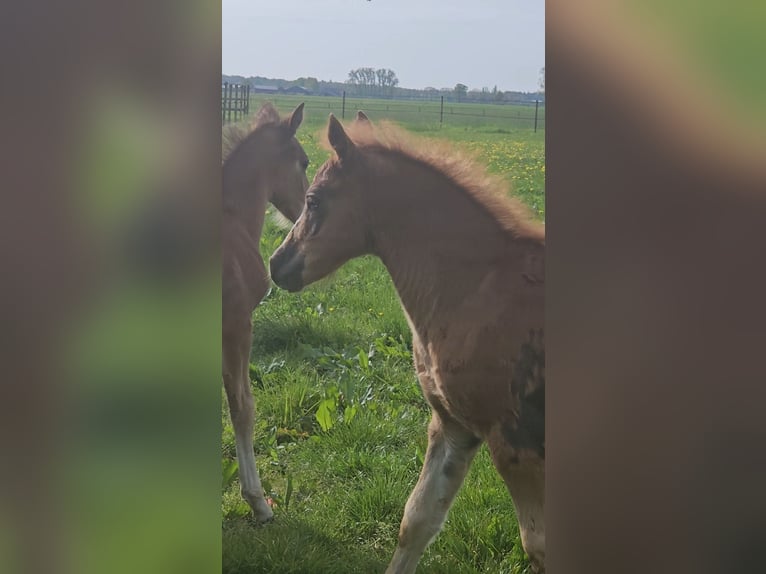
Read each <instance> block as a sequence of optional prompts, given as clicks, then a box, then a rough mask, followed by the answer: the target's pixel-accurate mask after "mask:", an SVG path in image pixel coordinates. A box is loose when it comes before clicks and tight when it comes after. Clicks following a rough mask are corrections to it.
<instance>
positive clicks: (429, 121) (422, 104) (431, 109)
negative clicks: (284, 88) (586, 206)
mask: <svg viewBox="0 0 766 574" xmlns="http://www.w3.org/2000/svg"><path fill="white" fill-rule="evenodd" d="M265 101H270V102H272V103H273V104H274V105H275V106H277V108H278V109H279V110H280V111H282V112H287V111H289V110H290V109H292V108H294V107H295V106H296V105H298V104H299V103H300V102H304V104H305V109H306V113H307V115H308V116H309V117H310V118H311V120H310V121H312V122H314V121H317V119H318V120H319V121H320V122H325V121H327V116H328V115H329V114H330V112H332V113H333V114H335V115H336V116H337V117H338V118H341V114H342V110H343V107H342V106H343V103H342V99H341V98H337V97H325V96H294V95H283V94H253V95H251V97H250V109H251V111H253V112H255V110H257V109H258V107H259V106H260V105H261V104H262V103H263V102H265ZM440 106H441V104H440V102H439V101H438V100H436V101H425V100H424V101H418V100H384V99H372V98H351V97H348V98H346V117H345V119H351V118H353V117H354V115H355V114H356V111H357V110H364V112H365V113H366V114H367V115H368V116H369V117H370V119H372V120H373V121H374V120H377V119H382V118H386V119H390V120H393V121H397V122H401V123H403V124H405V125H407V127H408V128H410V129H413V130H417V131H420V130H424V129H425V130H431V129H438V128H439V117H440ZM534 117H535V106H534V104H533V105H523V104H503V105H500V104H474V103H470V104H469V103H449V102H445V103H444V117H443V122H442V127H458V128H465V127H468V128H482V127H483V128H488V129H491V130H502V131H504V132H507V131H510V130H518V129H523V130H527V129H531V128H533V127H534ZM537 127H538V132H542V131H544V128H545V106H544V105H542V104H541V105H540V106H539V108H538V110H537Z"/></svg>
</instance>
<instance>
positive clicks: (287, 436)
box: [222, 97, 545, 574]
mask: <svg viewBox="0 0 766 574" xmlns="http://www.w3.org/2000/svg"><path fill="white" fill-rule="evenodd" d="M298 101H301V99H300V98H288V97H279V98H277V101H276V104H277V106H278V107H279V109H280V111H281V112H283V113H284V112H287V111H289V110H290V109H291V108H292V107H293V106H294V105H295V104H296V103H297V102H298ZM308 101H309V100H308V99H307V109H306V119H305V121H304V125H303V126H302V127H301V129H300V131H299V139H300V141H301V143H302V144H303V146H304V148H305V149H306V152H307V153H308V155H309V157H310V158H311V165H310V167H309V179H311V177H312V176H313V173H314V171H315V170H316V169H317V167H318V166H319V165H321V163H322V162H323V161H324V160H325V159H326V158H327V157H328V152H326V151H325V150H323V149H322V148H320V147H319V146H318V145H317V140H318V136H317V132H318V131H319V130H320V129H321V128H322V127H323V126H324V125H325V124H326V119H327V113H326V112H325V111H323V110H317V109H316V108H312V107H310V106H309V105H308ZM349 103H350V102H349V101H347V117H351V113H350V112H349V110H355V109H356V107H349ZM387 103H388V105H390V104H391V103H390V102H385V101H377V102H375V101H370V100H365V101H364V104H365V105H362V106H358V107H362V109H364V110H365V111H367V112H368V113H369V115H370V117H371V118H372V119H373V121H374V120H376V119H380V118H382V117H385V116H386V114H385V113H384V111H377V112H376V111H371V110H374V109H375V107H377V106H382V105H386V104H387ZM437 105H438V104H437ZM498 107H499V106H498ZM393 119H397V120H399V121H401V123H402V125H403V126H404V127H406V128H408V129H411V130H414V131H418V132H420V133H421V134H422V135H425V136H428V137H439V138H447V139H449V140H451V141H454V142H455V145H460V146H466V147H467V148H469V149H471V150H474V151H475V152H476V153H477V154H478V156H479V158H480V161H482V162H484V163H485V164H486V165H487V166H488V167H489V169H490V170H491V171H493V172H496V173H499V174H502V175H503V176H504V177H506V178H507V179H508V181H509V183H510V184H511V185H512V187H513V189H514V194H515V195H517V196H518V197H520V198H521V199H522V200H523V201H524V202H525V203H526V204H527V205H529V206H530V208H532V209H533V211H534V212H535V213H536V214H537V215H538V217H539V218H540V219H543V218H544V215H545V208H544V180H545V161H544V134H543V132H542V131H538V132H537V133H533V132H532V130H530V129H521V128H516V129H508V128H504V127H499V126H498V125H485V124H481V125H476V126H467V125H466V126H460V127H457V126H451V125H448V126H445V127H443V128H441V129H439V126H438V116H437V123H436V124H435V125H426V124H423V123H417V122H416V123H408V122H406V121H402V120H401V119H400V118H396V117H394V118H393ZM285 234H286V230H284V229H281V228H279V227H278V226H277V225H276V224H274V223H273V222H269V223H268V224H267V226H266V229H265V231H264V235H263V238H262V241H261V248H262V253H263V256H264V258H268V257H269V256H270V254H271V252H272V251H273V250H274V249H275V248H276V247H277V246H278V245H279V243H281V241H282V239H283V238H284V235H285ZM253 319H254V341H253V356H252V363H251V372H250V374H251V379H252V385H253V391H254V394H255V397H256V430H255V449H256V453H257V460H258V466H259V471H260V472H261V477H262V479H263V484H264V488H265V489H266V491H267V493H268V494H269V495H270V496H271V497H272V499H273V500H274V501H275V503H276V506H275V513H276V520H275V522H274V523H273V524H270V525H269V526H267V527H256V526H255V525H254V524H253V523H252V522H251V521H250V519H249V517H248V510H249V509H248V507H247V505H246V504H245V503H244V502H243V501H242V500H241V498H240V496H239V483H238V482H237V479H236V472H235V471H236V465H235V462H234V436H233V432H232V429H231V425H230V423H229V420H228V415H227V411H226V403H225V399H224V400H223V409H222V417H223V421H224V423H223V424H224V434H223V440H222V455H223V456H222V458H223V465H222V466H223V498H222V513H223V571H224V572H226V573H264V574H265V573H270V574H287V573H292V574H298V573H304V574H324V573H326V574H346V573H348V574H351V573H354V574H356V573H373V572H383V570H385V567H386V565H387V563H388V560H389V559H390V557H391V555H392V553H393V551H394V548H395V547H396V538H397V533H398V529H399V522H400V520H401V516H402V511H403V509H404V504H405V502H406V499H407V496H408V495H409V493H410V490H411V489H412V487H413V486H414V484H415V481H416V480H417V477H418V473H419V471H420V467H421V464H422V460H423V455H424V452H425V448H426V425H427V422H428V418H429V411H428V408H427V406H426V403H425V401H424V399H423V397H422V395H421V392H420V389H419V387H418V384H417V380H416V378H415V375H414V370H413V366H412V361H411V354H410V353H411V337H410V333H409V328H408V327H407V323H406V321H405V319H404V317H403V314H402V311H401V309H400V306H399V302H398V299H397V297H396V293H395V291H394V289H393V286H392V283H391V280H390V278H389V276H388V273H387V272H386V270H385V268H384V267H383V266H382V265H381V263H380V262H379V261H378V260H376V259H374V258H371V257H366V258H361V259H357V260H354V261H351V262H349V263H347V264H346V265H345V266H343V267H342V268H341V269H340V270H339V271H338V272H337V273H335V274H334V275H333V276H332V277H331V278H329V279H326V280H324V281H321V282H319V283H318V284H315V285H313V286H311V287H309V288H307V289H305V290H304V291H303V292H301V293H298V294H290V293H287V292H284V291H281V290H279V289H277V288H274V289H272V291H271V292H270V293H269V295H267V297H266V298H265V300H264V301H263V303H262V304H261V305H260V306H259V307H258V308H257V309H256V311H255V313H254V315H253ZM527 567H528V564H527V561H526V558H525V556H524V553H523V551H522V549H521V545H520V542H519V538H518V528H517V525H516V521H515V518H514V511H513V505H512V502H511V499H510V497H509V495H508V492H507V490H506V489H505V486H504V484H503V482H502V480H501V479H500V477H499V475H497V474H496V472H495V471H494V468H493V467H492V464H491V462H490V459H489V456H488V453H487V451H486V449H485V448H482V450H481V451H480V453H479V454H478V456H477V458H476V460H475V462H474V464H473V467H472V469H471V471H470V473H469V475H468V477H467V479H466V482H465V484H464V486H463V488H462V489H461V491H460V493H459V494H458V496H457V499H456V501H455V504H454V506H453V508H452V511H451V512H450V515H449V518H448V520H447V523H446V525H445V528H444V530H443V531H442V533H441V534H440V536H439V537H438V538H437V539H436V541H435V542H434V543H433V544H432V545H431V546H430V547H429V549H428V550H427V551H426V553H425V555H424V556H423V560H422V561H421V563H420V566H419V569H418V572H419V573H424V574H425V573H430V574H436V573H445V574H446V573H449V574H453V573H456V574H461V573H465V574H468V573H479V572H482V573H484V572H490V573H513V574H518V573H522V572H525V571H526V570H527Z"/></svg>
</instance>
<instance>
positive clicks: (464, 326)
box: [271, 115, 545, 574]
mask: <svg viewBox="0 0 766 574" xmlns="http://www.w3.org/2000/svg"><path fill="white" fill-rule="evenodd" d="M360 119H361V120H362V121H357V122H355V123H354V124H352V125H351V126H349V127H348V133H347V132H346V131H344V128H343V127H342V126H341V124H340V123H339V122H338V120H336V119H335V117H334V116H332V115H331V116H330V123H329V128H328V139H329V143H330V145H331V147H332V149H333V150H334V151H335V156H334V157H333V158H331V159H330V160H329V161H327V162H326V163H325V164H324V165H323V166H322V167H321V168H320V169H319V171H318V172H317V174H316V177H315V179H314V181H313V183H312V184H311V187H310V188H309V189H308V191H307V192H306V205H305V206H304V208H303V212H302V213H301V216H300V218H299V219H298V222H297V223H296V224H295V226H294V227H293V229H292V230H291V231H290V233H289V235H288V236H287V238H286V239H285V241H284V243H283V244H282V245H281V246H280V247H279V249H277V251H276V252H275V253H274V255H273V256H272V258H271V274H272V278H273V279H274V281H275V283H276V284H277V285H279V286H281V287H283V288H285V289H288V290H289V291H298V290H300V289H302V288H303V287H304V286H305V285H307V284H309V283H311V282H313V281H316V280H317V279H319V278H321V277H323V276H325V275H327V274H328V273H330V272H332V271H333V270H335V269H336V268H338V267H339V266H340V265H342V264H343V263H344V262H345V261H347V260H349V259H351V258H353V257H357V256H360V255H363V254H374V255H376V256H378V257H379V258H380V259H381V260H382V261H383V263H384V264H385V266H386V268H387V269H388V271H389V273H390V274H391V277H392V279H393V282H394V285H395V287H396V290H397V292H398V294H399V297H400V299H401V302H402V306H403V308H404V312H405V315H406V317H407V320H408V322H409V325H410V328H411V329H412V345H413V353H414V360H415V361H414V362H415V368H416V371H417V376H418V378H419V380H420V385H421V388H422V390H423V394H424V396H425V398H426V400H427V401H428V403H429V404H430V406H431V410H432V417H431V423H430V425H429V429H428V439H429V442H428V450H427V453H426V457H425V463H424V465H423V469H422V472H421V474H420V478H419V480H418V482H417V484H416V486H415V488H414V490H413V491H412V494H411V495H410V497H409V500H408V501H407V504H406V506H405V509H404V517H403V519H402V523H401V528H400V531H399V544H398V548H397V549H396V552H395V554H394V556H393V559H392V561H391V563H390V565H389V567H388V570H387V572H388V573H389V574H393V573H397V574H401V573H411V572H414V571H415V568H416V566H417V564H418V561H419V560H420V557H421V555H422V553H423V551H424V550H425V548H426V546H427V545H428V544H429V543H430V541H431V540H432V539H433V538H434V537H435V536H436V535H437V534H438V532H439V530H440V529H441V527H442V525H443V523H444V521H445V519H446V516H447V512H448V510H449V507H450V505H451V504H452V500H453V498H454V496H455V494H456V493H457V491H458V489H459V488H460V485H461V484H462V482H463V479H464V477H465V475H466V472H467V471H468V468H469V466H470V464H471V461H472V460H473V458H474V455H475V454H476V451H477V450H478V448H479V446H480V445H481V443H482V442H484V441H486V442H487V444H488V446H489V450H490V453H491V456H492V460H493V462H494V465H495V468H496V469H497V470H498V472H499V473H500V474H501V475H502V477H503V480H504V481H505V484H506V486H507V487H508V490H509V492H510V494H511V496H512V498H513V501H514V504H515V507H516V511H517V512H516V514H517V517H518V520H519V525H520V530H521V540H522V544H523V546H524V549H525V550H526V552H527V554H528V555H529V557H530V561H531V563H532V567H533V569H534V570H535V571H537V572H544V571H545V566H544V562H545V525H544V515H543V506H544V484H545V439H544V426H545V406H544V403H545V391H544V384H545V382H544V381H545V351H544V339H543V328H544V323H543V318H544V280H545V277H544V257H545V232H544V226H543V225H542V224H540V223H536V222H534V221H532V220H531V219H530V217H529V215H528V213H527V211H526V209H525V208H524V207H523V206H522V205H521V204H520V203H519V202H518V201H516V200H513V199H510V198H508V196H507V194H506V190H505V186H504V185H503V184H502V182H500V181H499V180H498V179H496V178H492V177H491V176H488V175H487V174H486V172H485V171H484V170H483V169H481V168H479V167H478V166H477V165H476V163H475V162H473V161H472V160H471V159H470V158H466V157H463V156H461V155H460V153H458V152H457V151H456V150H454V149H451V148H449V147H447V146H446V144H443V143H438V142H430V141H429V142H422V143H419V144H417V145H413V144H412V143H408V137H407V136H406V134H404V133H403V132H401V130H397V129H395V128H394V127H392V126H390V125H381V126H372V125H371V124H370V123H369V122H368V121H366V118H365V117H364V116H363V115H361V116H360Z"/></svg>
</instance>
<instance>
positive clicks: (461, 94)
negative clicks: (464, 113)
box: [454, 84, 468, 102]
mask: <svg viewBox="0 0 766 574" xmlns="http://www.w3.org/2000/svg"><path fill="white" fill-rule="evenodd" d="M454 92H455V98H456V99H457V101H458V102H459V101H461V100H464V99H465V96H466V94H467V93H468V86H466V85H465V84H455V89H454Z"/></svg>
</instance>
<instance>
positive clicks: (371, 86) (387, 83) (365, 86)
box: [346, 68, 399, 97]
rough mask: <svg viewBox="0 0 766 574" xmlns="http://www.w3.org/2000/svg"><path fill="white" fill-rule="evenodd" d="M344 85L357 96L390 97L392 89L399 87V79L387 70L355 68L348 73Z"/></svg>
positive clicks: (392, 93)
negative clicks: (348, 85)
mask: <svg viewBox="0 0 766 574" xmlns="http://www.w3.org/2000/svg"><path fill="white" fill-rule="evenodd" d="M346 83H347V84H350V85H351V91H355V92H357V93H356V95H359V96H388V97H392V96H393V95H394V88H396V86H398V85H399V78H397V77H396V72H394V71H393V70H389V69H388V68H378V69H377V70H376V69H374V68H356V69H354V70H351V71H350V72H349V73H348V80H346Z"/></svg>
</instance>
